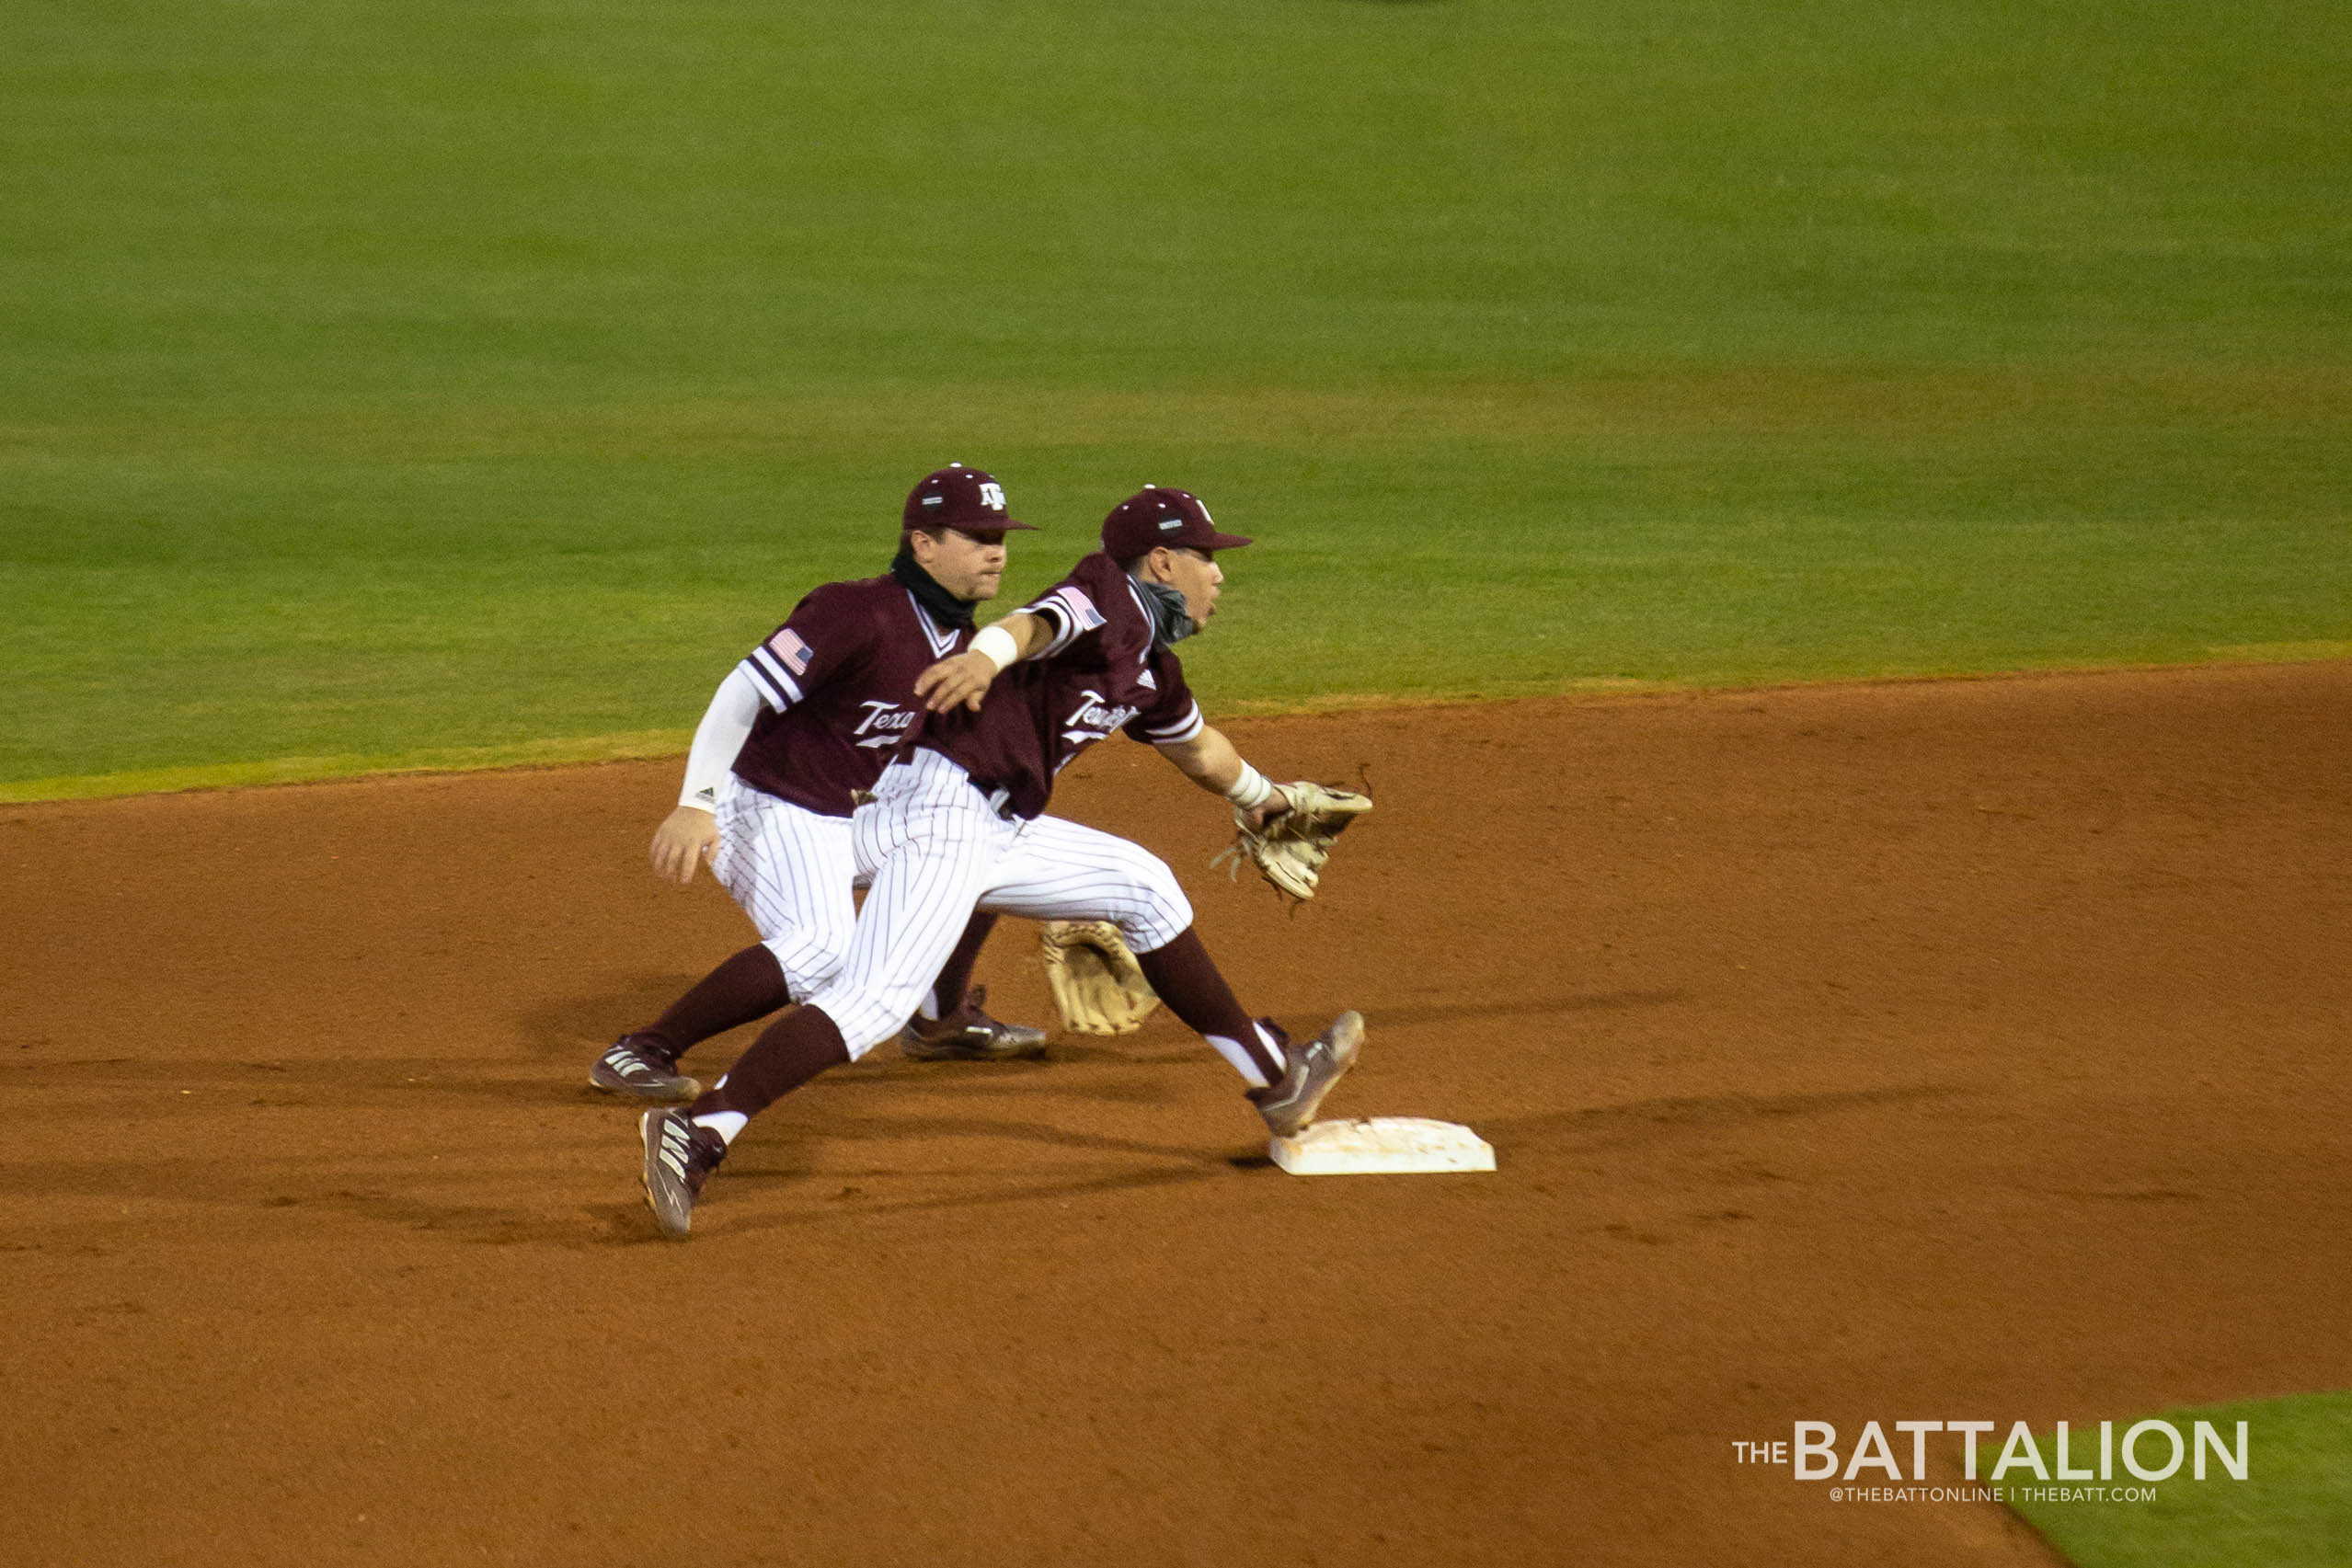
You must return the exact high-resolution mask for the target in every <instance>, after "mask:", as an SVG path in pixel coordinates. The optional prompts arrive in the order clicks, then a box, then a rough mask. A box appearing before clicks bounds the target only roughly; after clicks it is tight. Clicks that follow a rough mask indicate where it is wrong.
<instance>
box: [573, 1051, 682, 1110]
mask: <svg viewBox="0 0 2352 1568" xmlns="http://www.w3.org/2000/svg"><path fill="white" fill-rule="evenodd" d="M677 1065H678V1059H677V1058H675V1057H673V1056H671V1054H670V1053H669V1051H668V1050H666V1049H664V1048H663V1047H661V1046H660V1044H659V1043H657V1042H656V1041H655V1040H654V1038H653V1036H649V1035H624V1036H621V1037H620V1038H619V1039H617V1040H615V1041H614V1042H613V1043H612V1044H611V1045H610V1046H607V1047H605V1048H604V1054H603V1055H602V1056H601V1057H598V1058H597V1059H596V1065H595V1066H594V1067H591V1068H590V1069H589V1070H588V1083H589V1087H590V1088H591V1089H602V1090H603V1091H604V1093H607V1094H619V1095H622V1096H624V1097H625V1098H627V1099H631V1100H651V1101H654V1102H657V1103H659V1104H670V1103H672V1102H675V1103H679V1104H683V1103H684V1102H685V1101H688V1100H692V1099H694V1098H695V1097H696V1096H698V1095H699V1094H701V1093H702V1092H703V1086H702V1085H701V1084H700V1083H698V1082H695V1081H694V1080H693V1079H691V1078H687V1077H684V1076H683V1075H681V1074H680V1073H678V1072H677V1071H676V1070H675V1069H676V1067H677Z"/></svg>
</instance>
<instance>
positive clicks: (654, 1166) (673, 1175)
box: [637, 1111, 727, 1242]
mask: <svg viewBox="0 0 2352 1568" xmlns="http://www.w3.org/2000/svg"><path fill="white" fill-rule="evenodd" d="M637 1133H638V1136H640V1137H641V1138H643V1139H645V1175H644V1182H645V1202H646V1207H648V1208H650V1209H652V1210H653V1219H654V1222H655V1223H656V1224H658V1225H660V1227H661V1233H662V1234H663V1235H664V1236H667V1237H669V1238H670V1239H671V1241H673V1242H683V1241H684V1240H685V1239H686V1233H687V1232H688V1231H690V1230H693V1229H694V1199H695V1198H696V1197H698V1196H701V1194H702V1190H703V1184H704V1183H705V1182H706V1181H708V1180H710V1173H712V1172H713V1171H716V1170H717V1169H718V1162H720V1161H721V1160H724V1159H726V1158H727V1140H726V1139H723V1138H721V1137H719V1136H718V1134H717V1133H715V1132H713V1131H711V1130H710V1128H708V1127H696V1126H695V1125H694V1123H693V1122H691V1121H689V1120H687V1119H686V1113H685V1112H683V1111H648V1112H646V1113H645V1115H643V1116H639V1117H638V1118H637Z"/></svg>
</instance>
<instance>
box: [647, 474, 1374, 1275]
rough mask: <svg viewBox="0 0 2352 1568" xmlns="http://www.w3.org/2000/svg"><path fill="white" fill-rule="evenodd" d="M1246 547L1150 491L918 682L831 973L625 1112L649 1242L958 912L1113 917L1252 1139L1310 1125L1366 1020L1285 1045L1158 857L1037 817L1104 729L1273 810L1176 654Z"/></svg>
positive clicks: (884, 1002)
mask: <svg viewBox="0 0 2352 1568" xmlns="http://www.w3.org/2000/svg"><path fill="white" fill-rule="evenodd" d="M1248 543H1249V541H1248V540H1247V539H1245V538H1243V537H1240V536H1239V535H1235V534H1229V533H1221V532H1218V531H1217V528H1216V525H1215V523H1214V522H1213V521H1211V520H1210V515H1209V510H1208V509H1207V508H1206V507H1204V506H1202V505H1201V503H1200V501H1199V498H1197V497H1195V496H1193V495H1191V494H1189V493H1188V492H1186V491H1183V490H1173V489H1162V488H1159V487H1156V486H1153V487H1147V488H1145V489H1144V490H1142V492H1141V493H1139V494H1137V495H1135V496H1132V497H1130V498H1128V499H1127V500H1125V501H1123V502H1121V503H1120V504H1119V506H1118V507H1117V508H1116V509H1113V510H1112V512H1111V514H1110V516H1109V517H1108V518H1107V520H1105V521H1104V524H1103V549H1102V550H1101V551H1100V552H1098V553H1096V554H1094V555H1088V556H1086V557H1085V558H1084V560H1082V561H1080V562H1079V563H1078V565H1077V567H1075V568H1074V569H1073V571H1072V572H1071V574H1070V575H1069V576H1068V577H1066V578H1063V579H1062V580H1061V582H1060V583H1058V584H1057V585H1055V586H1054V588H1052V589H1050V590H1049V591H1048V592H1047V593H1046V594H1045V595H1044V596H1043V597H1041V598H1039V599H1038V600H1036V601H1032V602H1031V603H1030V604H1029V605H1028V606H1027V608H1026V609H1024V610H1020V611H1016V612H1014V613H1013V614H1011V615H1009V616H1007V617H1005V619H1004V620H1003V621H1001V622H999V623H997V624H995V625H992V626H991V627H989V628H988V629H987V630H986V631H984V632H981V634H980V635H977V636H976V637H974V638H973V640H972V643H971V646H970V647H969V649H967V650H965V651H963V652H961V653H959V654H957V655H954V656H953V657H949V658H943V659H942V661H941V662H940V663H939V664H937V665H935V666H934V667H933V668H932V669H930V670H925V671H924V673H923V674H922V676H921V677H920V678H918V679H917V680H916V681H915V682H914V690H915V692H916V693H917V694H918V695H919V696H921V697H922V698H923V699H924V706H925V709H926V715H925V717H924V721H923V723H922V725H921V727H920V728H919V729H918V730H917V731H916V732H915V734H914V735H913V736H912V738H911V739H910V743H909V745H908V747H907V749H906V750H905V751H904V753H903V754H902V755H901V757H900V758H899V759H898V760H897V761H893V762H892V763H891V765H890V766H889V769H887V770H886V771H885V772H884V773H883V774H882V777H881V780H880V782H879V783H878V784H877V785H876V787H875V804H874V806H873V807H872V808H871V809H869V810H866V811H862V812H860V813H859V814H858V816H857V818H856V820H855V823H854V825H853V828H852V836H853V839H854V841H855V851H856V854H857V858H858V864H859V866H860V868H861V869H862V870H866V871H867V872H869V873H870V874H871V876H872V887H871V888H870V890H869V891H868V893H867V895H866V907H865V909H864V910H861V911H860V912H859V914H858V917H857V921H856V925H855V931H854V932H853V933H852V934H851V937H850V941H849V948H848V952H847V954H846V955H845V956H843V959H842V962H841V964H840V966H839V967H838V968H837V969H835V970H834V971H833V972H832V974H831V975H830V976H829V977H828V978H827V979H825V981H824V982H823V983H822V984H821V985H820V986H819V987H818V988H817V990H815V991H814V992H813V993H812V994H810V995H809V996H808V998H807V999H806V1005H804V1006H801V1007H798V1008H796V1009H794V1010H793V1011H792V1012H790V1013H786V1014H785V1015H784V1016H783V1017H781V1018H779V1019H777V1020H776V1022H775V1023H774V1024H771V1025H769V1027H768V1028H767V1029H766V1030H765V1031H764V1032H763V1034H762V1035H761V1036H760V1037H759V1038H758V1039H757V1040H756V1041H755V1042H753V1044H752V1045H751V1048H750V1049H748V1050H747V1051H745V1052H744V1053H743V1055H742V1057H741V1058H740V1059H739V1060H738V1061H737V1062H736V1063H735V1065H734V1067H733V1068H732V1069H730V1070H729V1072H728V1073H727V1075H726V1076H725V1077H723V1078H721V1079H720V1080H719V1081H718V1082H717V1086H716V1087H714V1088H713V1089H712V1090H711V1091H710V1092H708V1093H705V1094H703V1095H701V1096H700V1097H699V1098H697V1099H696V1100H695V1101H694V1104H692V1105H691V1106H690V1107H689V1108H687V1109H686V1110H683V1111H679V1110H655V1111H648V1112H647V1113H646V1114H645V1115H644V1116H642V1117H641V1118H640V1119H639V1124H638V1125H639V1131H640V1134H641V1136H642V1139H643V1142H644V1161H645V1162H644V1182H645V1188H646V1197H647V1201H648V1203H649V1204H650V1205H651V1207H652V1208H653V1212H654V1216H655V1219H657V1220H658V1221H659V1223H660V1227H661V1229H662V1230H663V1231H664V1233H666V1234H668V1235H670V1236H671V1237H673V1238H678V1237H683V1236H684V1235H685V1234H686V1233H687V1231H688V1230H689V1229H690V1227H691V1225H692V1222H693V1213H694V1201H695V1199H696V1197H697V1196H698V1195H699V1194H700V1192H701V1190H702V1187H703V1184H704V1183H705V1181H706V1179H707V1178H708V1177H709V1175H710V1173H711V1172H712V1171H714V1170H716V1169H717V1166H718V1163H719V1162H720V1161H721V1160H722V1159H724V1158H725V1156H726V1152H727V1147H728V1144H729V1142H731V1141H732V1140H733V1139H734V1138H735V1137H736V1136H737V1134H739V1133H740V1131H741V1130H742V1129H743V1127H744V1126H745V1124H746V1123H747V1122H748V1121H749V1120H750V1118H751V1116H755V1115H757V1114H758V1113H759V1112H760V1111H761V1110H762V1109H763V1108H764V1107H766V1106H767V1105H769V1104H773V1103H774V1101H775V1100H776V1099H777V1098H778V1097H779V1096H781V1095H783V1094H785V1093H788V1092H789V1091H791V1090H793V1089H795V1088H797V1087H798V1086H799V1085H800V1084H802V1083H804V1082H808V1080H809V1079H810V1078H813V1077H815V1076H816V1075H817V1074H818V1073H819V1072H821V1071H823V1070H825V1069H826V1068H828V1067H832V1066H834V1065H836V1064H838V1063H842V1062H846V1061H850V1060H852V1059H855V1058H857V1057H860V1056H862V1055H864V1054H865V1053H866V1051H867V1050H869V1049H871V1048H872V1047H873V1046H874V1045H875V1044H876V1043H877V1042H878V1041H880V1040H882V1039H884V1038H886V1037H887V1036H889V1034H890V1032H891V1031H892V1030H893V1029H895V1028H896V1027H897V1026H898V1021H899V1020H900V1019H901V1018H903V1017H904V1016H905V1013H906V1009H908V1008H909V1007H911V1006H912V1004H913V1002H914V1001H915V1000H916V999H917V998H918V997H919V996H920V994H921V992H922V990H923V989H924V985H925V983H926V982H927V979H928V978H929V976H930V975H931V974H932V973H933V971H934V970H935V969H936V968H938V967H939V966H940V964H941V963H942V962H943V961H945V960H946V959H947V957H948V956H949V954H950V952H951V950H952V949H953V948H954V947H955V946H956V944H957V940H958V938H957V933H958V932H959V931H961V930H962V929H963V928H964V924H965V921H967V919H968V918H969V916H970V914H971V913H972V911H973V910H974V909H976V908H977V909H984V910H1001V911H1004V912H1006V913H1015V914H1022V915H1028V916H1032V917H1035V918H1037V919H1041V920H1065V919H1066V920H1108V921H1113V922H1114V923H1116V924H1117V925H1118V926H1119V930H1120V933H1121V934H1122V935H1123V936H1124V937H1125V938H1126V941H1127V944H1128V945H1129V946H1130V948H1131V949H1133V950H1134V953H1135V956H1136V960H1137V962H1138V963H1139V964H1140V965H1141V966H1142V970H1143V974H1144V978H1145V979H1148V980H1149V981H1150V982H1151V985H1152V988H1153V990H1155V991H1157V992H1158V993H1159V995H1160V998H1161V1000H1162V1001H1165V1003H1166V1004H1167V1006H1168V1009H1169V1011H1171V1012H1173V1013H1175V1014H1176V1016H1177V1017H1179V1018H1181V1019H1183V1020H1184V1022H1185V1023H1186V1024H1189V1025H1190V1026H1191V1027H1192V1028H1193V1029H1194V1030H1196V1031H1198V1032H1199V1034H1200V1035H1201V1036H1202V1037H1203V1038H1205V1039H1206V1040H1207V1041H1208V1042H1209V1044H1210V1045H1211V1046H1212V1047H1215V1048H1216V1050H1217V1051H1218V1053H1219V1054H1220V1055H1222V1057H1224V1059H1226V1060H1227V1061H1228V1062H1230V1063H1232V1064H1233V1069H1234V1070H1236V1071H1237V1072H1239V1073H1240V1074H1241V1076H1242V1078H1243V1080H1244V1082H1246V1083H1247V1084H1248V1085H1249V1091H1248V1093H1249V1097H1250V1098H1251V1100H1252V1101H1254V1102H1255V1103H1256V1106H1257V1109H1258V1112H1259V1114H1260V1115H1261V1116H1263V1117H1264V1118H1265V1122H1266V1125H1267V1127H1268V1128H1269V1129H1270V1130H1272V1131H1273V1132H1274V1133H1275V1134H1276V1135H1278V1136H1281V1135H1287V1134H1290V1133H1293V1132H1296V1131H1297V1130H1299V1129H1300V1128H1301V1127H1305V1126H1306V1125H1307V1124H1308V1123H1309V1122H1311V1121H1312V1120H1313V1119H1314V1114H1315V1111H1316V1108H1317V1107H1318V1106H1319V1105H1320V1104H1322V1101H1323V1099H1324V1096H1325V1094H1326V1093H1329V1091H1330V1089H1331V1086H1332V1085H1333V1084H1334V1083H1336V1082H1337V1081H1338V1079H1339V1077H1340V1075H1341V1074H1343V1073H1345V1072H1346V1071H1347V1070H1348V1068H1349V1067H1350V1066H1352V1065H1353V1064H1354V1061H1355V1059H1356V1055H1357V1052H1358V1050H1359V1049H1360V1046H1361V1043H1362V1039H1363V1027H1364V1025H1363V1019H1362V1018H1361V1017H1360V1016H1359V1015H1358V1014H1356V1013H1341V1014H1340V1015H1339V1017H1338V1018H1337V1019H1336V1020H1335V1021H1334V1022H1333V1023H1332V1024H1331V1025H1330V1027H1328V1028H1327V1029H1325V1031H1324V1032H1323V1033H1322V1034H1321V1035H1319V1036H1316V1037H1315V1038H1314V1039H1313V1040H1312V1041H1309V1042H1307V1043H1306V1044H1304V1045H1302V1046H1293V1045H1291V1042H1290V1038H1289V1036H1287V1035H1286V1034H1284V1032H1283V1031H1282V1030H1281V1028H1280V1027H1279V1025H1277V1024H1274V1023H1273V1021H1272V1020H1270V1019H1255V1020H1254V1019H1252V1018H1251V1016H1250V1015H1249V1013H1247V1012H1246V1011H1245V1010H1244V1009H1243V1007H1242V1005H1241V1003H1240V1002H1239V1001H1236V1000H1235V999H1234V997H1233V990H1232V989H1231V988H1230V987H1229V986H1228V985H1227V984H1226V983H1225V979H1224V978H1223V976H1222V975H1221V974H1220V973H1219V972H1218V970H1217V967H1216V966H1215V964H1213V963H1212V962H1211V961H1210V957H1209V953H1208V950H1207V949H1206V948H1205V947H1203V946H1202V945H1201V942H1200V938H1199V936H1198V935H1197V934H1196V933H1194V931H1193V929H1192V906H1191V904H1190V903H1189V902H1188V901H1187V899H1186V898H1185V895H1184V891H1183V889H1182V888H1181V887H1178V886H1177V885H1176V877H1175V876H1174V874H1173V873H1171V872H1170V871H1169V870H1168V868H1167V866H1166V865H1165V864H1164V863H1162V862H1161V861H1160V860H1159V859H1158V858H1157V857H1155V856H1153V854H1151V853H1148V852H1147V851H1145V850H1143V849H1142V848H1140V847H1139V846H1137V845H1135V844H1132V843H1130V842H1128V841H1126V840H1124V839H1120V838H1116V837H1114V836H1112V835H1111V834H1108V833H1104V832H1099V831H1097V830H1095V829H1092V828H1086V827H1083V826H1081V825H1079V824H1077V823H1074V822H1068V821H1064V820H1062V819H1061V818H1054V817H1049V816H1046V815H1044V810H1045V807H1046V803H1047V800H1048V798H1049V797H1050V795H1051V794H1052V790H1053V780H1054V777H1055V775H1056V774H1058V773H1060V772H1061V769H1062V768H1063V767H1064V766H1066V765H1067V764H1068V763H1069V761H1071V759H1072V758H1073V757H1075V756H1076V755H1077V754H1078V753H1079V752H1081V751H1083V750H1085V749H1086V748H1087V747H1089V746H1091V745H1093V744H1095V743H1096V741H1099V740H1102V739H1105V738H1108V737H1109V735H1110V734H1111V733H1112V732H1113V731H1115V730H1116V731H1124V732H1125V733H1126V734H1128V735H1130V736H1131V737H1133V738H1137V739H1140V740H1146V741H1149V742H1151V743H1152V744H1153V746H1155V747H1157V748H1158V749H1159V750H1160V752H1161V754H1162V755H1164V756H1165V757H1166V758H1167V759H1168V760H1169V761H1171V762H1173V763H1175V764H1176V767H1177V768H1178V769H1179V770H1180V771H1182V772H1183V773H1185V775H1186V776H1187V777H1188V778H1190V779H1191V780H1192V781H1193V782H1194V783H1195V784H1199V785H1200V786H1201V787H1202V788H1204V789H1207V790H1209V791H1210V792H1212V793H1215V794H1218V795H1223V796H1224V797H1225V798H1226V799H1228V800H1230V801H1232V802H1233V804H1234V805H1235V806H1236V807H1239V808H1241V809H1242V810H1244V811H1246V812H1250V813H1252V814H1253V815H1254V816H1255V817H1256V818H1258V819H1260V820H1263V819H1264V818H1268V817H1271V816H1274V815H1278V814H1279V813H1280V812H1281V811H1284V810H1287V809H1288V808H1289V804H1290V803H1289V801H1288V799H1287V797H1285V796H1284V795H1283V794H1282V792H1281V791H1280V790H1279V788H1277V787H1276V786H1275V785H1273V784H1268V782H1267V780H1266V778H1265V777H1264V775H1262V774H1261V773H1258V771H1257V770H1256V768H1253V767H1251V766H1250V765H1249V764H1248V763H1247V762H1245V761H1243V760H1242V758H1241V755H1240V753H1239V752H1237V751H1236V750H1234V749H1233V743H1232V742H1231V741H1230V740H1228V739H1227V738H1225V737H1224V736H1223V735H1222V733H1220V732H1219V731H1217V730H1215V729H1213V728H1211V727H1209V726H1208V725H1207V724H1206V723H1205V722H1204V721H1203V720H1202V718H1201V715H1200V708H1199V704H1197V703H1196V702H1194V700H1193V697H1192V693H1191V691H1190V690H1189V689H1188V688H1187V686H1186V684H1185V680H1184V669H1183V666H1182V664H1181V663H1179V662H1178V660H1177V658H1176V652H1175V647H1174V645H1175V644H1176V643H1177V642H1178V641H1180V640H1182V639H1183V638H1184V637H1186V636H1188V635H1191V634H1192V633H1193V632H1194V631H1195V630H1197V629H1198V628H1199V627H1200V626H1201V625H1203V624H1207V622H1208V621H1209V619H1210V616H1211V615H1212V614H1214V613H1215V612H1216V606H1217V598H1218V594H1219V592H1220V588H1221V585H1222V582H1223V579H1224V574H1223V572H1222V569H1221V568H1220V567H1218V565H1217V563H1216V555H1217V552H1219V551H1221V550H1233V549H1238V548H1240V547H1241V546H1243V545H1245V544H1248Z"/></svg>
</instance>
